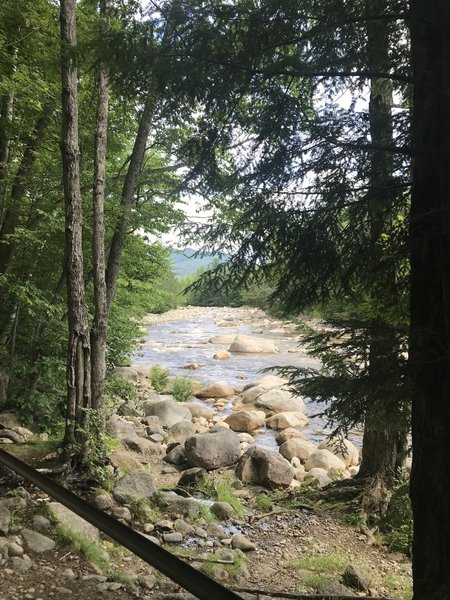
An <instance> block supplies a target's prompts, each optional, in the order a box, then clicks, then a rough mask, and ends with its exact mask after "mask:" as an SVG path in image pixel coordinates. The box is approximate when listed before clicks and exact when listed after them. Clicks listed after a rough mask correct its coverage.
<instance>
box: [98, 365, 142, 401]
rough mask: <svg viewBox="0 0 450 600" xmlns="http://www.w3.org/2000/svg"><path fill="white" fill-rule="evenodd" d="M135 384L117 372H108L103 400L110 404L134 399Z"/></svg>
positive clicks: (135, 393)
mask: <svg viewBox="0 0 450 600" xmlns="http://www.w3.org/2000/svg"><path fill="white" fill-rule="evenodd" d="M136 398H137V390H136V386H135V385H134V384H133V383H132V382H131V381H129V380H128V379H125V378H124V377H121V376H120V375H119V374H118V373H110V374H109V375H108V377H107V379H106V382H105V401H107V400H109V403H111V404H117V402H118V401H122V400H125V401H127V402H129V401H130V400H136Z"/></svg>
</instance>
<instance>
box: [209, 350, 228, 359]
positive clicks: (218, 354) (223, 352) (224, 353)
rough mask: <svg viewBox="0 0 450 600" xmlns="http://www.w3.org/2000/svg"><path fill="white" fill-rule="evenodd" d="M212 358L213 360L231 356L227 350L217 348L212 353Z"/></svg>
mask: <svg viewBox="0 0 450 600" xmlns="http://www.w3.org/2000/svg"><path fill="white" fill-rule="evenodd" d="M213 358H214V360H228V359H229V358H231V354H230V353H229V352H228V350H218V351H217V352H216V353H215V354H214V356H213Z"/></svg>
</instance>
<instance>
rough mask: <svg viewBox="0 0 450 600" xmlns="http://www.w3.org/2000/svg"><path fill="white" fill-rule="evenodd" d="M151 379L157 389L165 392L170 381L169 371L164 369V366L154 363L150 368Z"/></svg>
mask: <svg viewBox="0 0 450 600" xmlns="http://www.w3.org/2000/svg"><path fill="white" fill-rule="evenodd" d="M150 379H151V381H152V386H153V387H154V388H155V390H156V391H157V392H163V391H164V390H165V389H166V388H167V384H168V383H169V371H168V370H167V369H164V367H160V366H159V365H154V366H153V367H152V368H151V369H150Z"/></svg>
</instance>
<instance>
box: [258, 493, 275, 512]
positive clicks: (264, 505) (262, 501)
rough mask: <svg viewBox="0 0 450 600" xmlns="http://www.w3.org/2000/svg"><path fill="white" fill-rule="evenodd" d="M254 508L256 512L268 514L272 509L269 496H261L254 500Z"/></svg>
mask: <svg viewBox="0 0 450 600" xmlns="http://www.w3.org/2000/svg"><path fill="white" fill-rule="evenodd" d="M255 506H256V508H257V509H258V510H261V511H263V512H268V511H270V510H272V508H273V502H272V498H271V497H270V496H266V495H264V494H261V495H259V496H257V497H256V498H255Z"/></svg>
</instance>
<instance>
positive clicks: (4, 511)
mask: <svg viewBox="0 0 450 600" xmlns="http://www.w3.org/2000/svg"><path fill="white" fill-rule="evenodd" d="M10 520H11V513H10V511H9V508H6V506H5V505H4V504H2V502H0V535H8V531H9V523H10Z"/></svg>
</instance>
